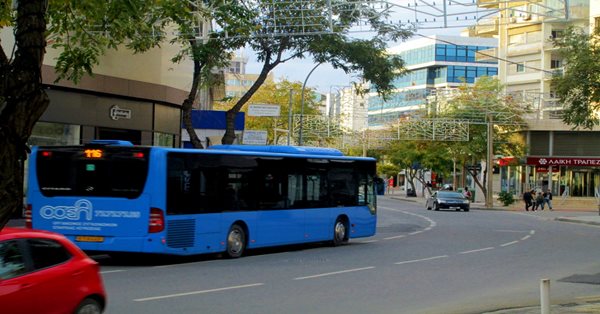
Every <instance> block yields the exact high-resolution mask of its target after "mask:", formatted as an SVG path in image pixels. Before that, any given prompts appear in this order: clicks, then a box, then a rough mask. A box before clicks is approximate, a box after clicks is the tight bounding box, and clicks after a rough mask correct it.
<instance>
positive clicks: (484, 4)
mask: <svg viewBox="0 0 600 314" xmlns="http://www.w3.org/2000/svg"><path fill="white" fill-rule="evenodd" d="M500 2H504V1H498V0H477V6H478V7H480V8H486V9H494V8H498V7H499V5H500Z"/></svg>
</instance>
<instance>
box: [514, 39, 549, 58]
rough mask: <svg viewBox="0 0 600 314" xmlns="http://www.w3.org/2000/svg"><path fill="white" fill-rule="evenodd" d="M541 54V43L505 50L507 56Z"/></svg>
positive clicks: (519, 45) (520, 45)
mask: <svg viewBox="0 0 600 314" xmlns="http://www.w3.org/2000/svg"><path fill="white" fill-rule="evenodd" d="M541 52H542V45H541V43H539V42H537V43H531V44H518V45H510V46H508V49H507V56H509V57H514V56H522V55H531V54H539V53H541Z"/></svg>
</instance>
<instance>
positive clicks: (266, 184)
mask: <svg viewBox="0 0 600 314" xmlns="http://www.w3.org/2000/svg"><path fill="white" fill-rule="evenodd" d="M261 178H262V180H261V183H260V185H259V189H260V193H259V196H258V197H259V207H260V209H280V208H285V206H286V205H285V200H284V198H283V182H282V180H281V177H280V175H279V174H277V173H264V174H263V175H262V176H261Z"/></svg>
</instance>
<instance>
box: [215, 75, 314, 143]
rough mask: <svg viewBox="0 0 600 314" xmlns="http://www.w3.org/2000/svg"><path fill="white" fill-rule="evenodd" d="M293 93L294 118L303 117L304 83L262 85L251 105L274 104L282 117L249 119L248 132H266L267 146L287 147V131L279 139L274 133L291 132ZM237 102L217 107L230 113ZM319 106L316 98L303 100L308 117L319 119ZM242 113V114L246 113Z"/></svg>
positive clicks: (247, 123)
mask: <svg viewBox="0 0 600 314" xmlns="http://www.w3.org/2000/svg"><path fill="white" fill-rule="evenodd" d="M290 91H291V93H292V114H300V111H301V105H302V99H301V98H302V93H301V92H302V83H301V82H291V81H288V80H283V81H280V82H272V81H269V82H267V83H265V84H264V85H262V86H261V87H260V88H259V89H258V90H257V91H256V93H255V94H254V95H252V97H251V98H250V100H249V101H248V102H249V103H250V104H271V105H279V106H280V108H281V111H280V116H279V117H251V116H247V117H246V129H247V130H264V131H267V143H268V144H275V143H279V144H285V143H287V141H286V138H287V133H286V132H284V131H279V132H277V139H275V138H274V136H275V132H274V130H275V129H279V130H288V120H289V119H288V113H289V111H288V110H289V103H290ZM304 92H305V93H307V94H308V95H311V94H312V93H313V92H314V91H313V90H312V89H310V88H305V91H304ZM237 101H238V98H231V99H228V100H225V101H222V102H219V103H218V104H216V105H215V107H214V108H215V109H217V110H227V109H229V108H231V107H232V106H233V105H234V104H235V103H236V102H237ZM318 106H319V103H318V101H317V100H316V99H315V98H314V97H306V96H305V98H304V114H305V115H318V114H320V112H319V110H318ZM246 109H247V107H245V109H242V111H246ZM291 137H292V143H297V137H298V134H292V135H291Z"/></svg>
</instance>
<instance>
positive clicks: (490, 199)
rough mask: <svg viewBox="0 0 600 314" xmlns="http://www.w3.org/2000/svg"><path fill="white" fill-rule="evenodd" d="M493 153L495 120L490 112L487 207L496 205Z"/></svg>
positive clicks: (488, 117)
mask: <svg viewBox="0 0 600 314" xmlns="http://www.w3.org/2000/svg"><path fill="white" fill-rule="evenodd" d="M493 155H494V121H493V118H492V114H490V113H488V115H487V162H486V166H485V169H486V171H487V178H486V179H487V181H486V183H487V188H486V190H487V191H486V192H487V193H486V196H485V207H486V208H492V207H494V199H493V195H494V193H493V191H492V190H493V183H494V182H493V181H494V180H493V178H492V177H493V176H494V170H493V165H492V163H493Z"/></svg>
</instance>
